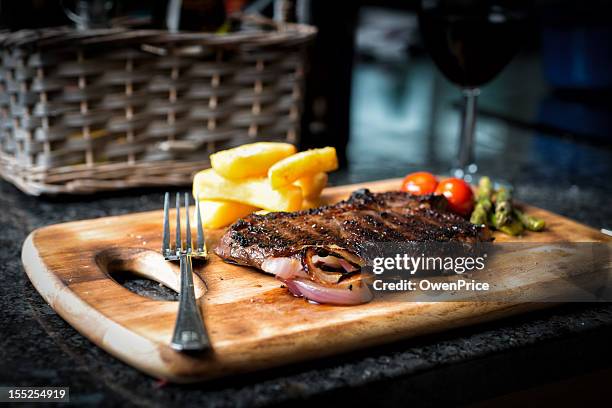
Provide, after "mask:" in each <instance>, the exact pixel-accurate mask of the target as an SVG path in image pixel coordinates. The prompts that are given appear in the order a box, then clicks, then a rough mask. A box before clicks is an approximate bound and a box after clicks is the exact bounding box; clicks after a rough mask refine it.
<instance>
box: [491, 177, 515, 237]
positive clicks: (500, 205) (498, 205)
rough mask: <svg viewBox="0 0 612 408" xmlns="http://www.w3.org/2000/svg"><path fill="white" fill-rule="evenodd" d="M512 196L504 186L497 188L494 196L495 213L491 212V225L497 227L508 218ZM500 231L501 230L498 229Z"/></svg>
mask: <svg viewBox="0 0 612 408" xmlns="http://www.w3.org/2000/svg"><path fill="white" fill-rule="evenodd" d="M511 200H512V197H511V195H510V192H509V191H508V190H506V189H505V188H503V187H502V188H500V189H499V190H497V195H496V196H495V213H494V214H493V226H494V227H495V228H497V229H500V227H501V226H502V225H504V224H506V223H507V222H508V221H509V220H510V216H511V215H512V202H511ZM500 231H501V230H500Z"/></svg>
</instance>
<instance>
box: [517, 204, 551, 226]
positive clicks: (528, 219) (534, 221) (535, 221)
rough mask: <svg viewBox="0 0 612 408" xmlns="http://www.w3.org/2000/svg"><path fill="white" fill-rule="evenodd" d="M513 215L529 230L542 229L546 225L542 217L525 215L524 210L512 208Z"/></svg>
mask: <svg viewBox="0 0 612 408" xmlns="http://www.w3.org/2000/svg"><path fill="white" fill-rule="evenodd" d="M514 216H515V217H516V219H517V220H519V221H520V222H521V223H522V224H523V225H524V226H525V228H527V229H528V230H529V231H542V230H543V229H544V227H545V226H546V223H545V222H544V220H543V219H540V218H537V217H534V216H532V215H527V214H525V213H524V212H522V211H520V210H517V209H514Z"/></svg>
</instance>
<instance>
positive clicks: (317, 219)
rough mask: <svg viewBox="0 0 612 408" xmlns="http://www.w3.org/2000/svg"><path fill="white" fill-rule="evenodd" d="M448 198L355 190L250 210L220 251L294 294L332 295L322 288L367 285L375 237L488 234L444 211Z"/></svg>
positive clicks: (476, 237)
mask: <svg viewBox="0 0 612 408" xmlns="http://www.w3.org/2000/svg"><path fill="white" fill-rule="evenodd" d="M446 205H447V201H446V199H445V198H444V197H443V196H434V195H424V196H415V195H411V194H409V193H404V192H399V191H391V192H385V193H372V192H370V191H369V190H357V191H355V192H353V194H352V195H351V196H350V198H349V199H347V200H344V201H341V202H339V203H337V204H334V205H329V206H322V207H319V208H315V209H312V210H307V211H297V212H291V213H285V212H276V213H269V214H266V215H257V214H252V215H250V216H248V217H246V218H244V219H241V220H238V221H237V222H236V223H234V224H233V225H232V226H231V227H230V228H229V229H228V231H227V232H226V233H225V235H224V236H223V237H222V238H221V241H220V242H219V244H218V246H217V247H216V248H215V253H216V254H217V255H219V256H220V257H221V258H223V259H224V260H225V261H227V262H231V263H237V264H240V265H247V266H253V267H256V268H259V269H262V270H264V271H265V272H268V273H272V274H274V275H276V276H277V278H279V279H281V280H282V281H283V282H285V283H286V284H287V286H288V287H289V289H290V290H291V292H293V293H294V294H296V295H299V296H304V297H306V298H309V299H311V300H315V301H320V302H326V300H325V299H327V297H326V296H323V297H321V296H320V295H321V293H320V292H321V291H324V292H326V293H325V294H329V293H328V292H329V291H333V290H343V291H344V292H345V291H346V288H348V290H349V291H355V289H361V288H362V286H365V285H362V284H361V282H360V280H359V271H360V269H361V267H362V266H363V265H364V260H363V258H362V257H363V256H364V251H365V248H366V245H368V244H370V243H374V242H407V241H416V242H426V241H437V242H446V241H458V242H477V241H486V240H490V236H489V234H488V230H487V229H486V228H482V227H479V226H476V225H472V224H471V223H469V222H468V221H466V220H465V219H463V218H461V217H459V216H457V215H455V214H453V213H451V212H449V211H446ZM296 284H297V286H298V287H296ZM304 285H307V286H308V287H304ZM313 291H314V292H316V293H315V294H314V295H313ZM317 293H318V294H317ZM360 295H361V297H359V296H357V295H353V302H352V303H363V301H367V300H369V299H366V298H367V296H366V295H365V294H364V293H361V294H360ZM323 298H325V299H323ZM370 298H371V295H370ZM334 299H336V298H334ZM359 299H360V300H359ZM358 300H359V301H358ZM327 302H328V303H342V304H347V303H346V302H334V301H331V302H330V301H329V299H327Z"/></svg>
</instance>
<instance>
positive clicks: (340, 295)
mask: <svg viewBox="0 0 612 408" xmlns="http://www.w3.org/2000/svg"><path fill="white" fill-rule="evenodd" d="M285 284H286V285H287V287H288V288H290V290H291V292H292V293H293V294H294V295H295V294H296V293H295V292H294V291H295V290H297V291H299V293H300V296H303V297H305V298H306V299H308V300H311V301H313V302H317V303H325V304H331V305H341V306H342V305H344V306H349V305H360V304H362V303H368V302H369V301H371V300H372V299H373V298H374V295H373V294H372V292H371V291H370V288H368V286H367V285H366V284H364V283H363V282H357V283H355V284H353V285H352V286H351V289H349V288H348V287H334V288H332V287H329V286H324V285H320V284H318V283H316V282H313V281H310V280H303V279H294V280H293V281H291V282H289V281H287V282H285Z"/></svg>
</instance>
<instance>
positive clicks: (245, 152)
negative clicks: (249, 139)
mask: <svg viewBox="0 0 612 408" xmlns="http://www.w3.org/2000/svg"><path fill="white" fill-rule="evenodd" d="M296 151H297V150H296V148H295V146H294V145H292V144H289V143H273V142H258V143H250V144H245V145H242V146H238V147H235V148H233V149H228V150H223V151H220V152H217V153H213V154H211V155H210V164H211V166H212V168H213V169H215V171H216V172H217V173H219V174H220V175H221V176H223V177H225V178H229V179H232V180H237V179H244V178H248V177H264V176H265V175H266V174H267V172H268V169H269V168H270V166H272V165H273V164H274V163H276V162H278V161H279V160H282V159H284V158H286V157H289V156H291V155H292V154H295V152H296Z"/></svg>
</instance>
